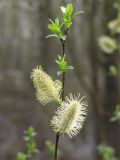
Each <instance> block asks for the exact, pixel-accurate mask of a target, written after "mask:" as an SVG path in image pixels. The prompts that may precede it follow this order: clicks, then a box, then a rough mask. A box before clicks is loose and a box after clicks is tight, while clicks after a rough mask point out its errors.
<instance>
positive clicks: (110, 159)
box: [98, 145, 118, 160]
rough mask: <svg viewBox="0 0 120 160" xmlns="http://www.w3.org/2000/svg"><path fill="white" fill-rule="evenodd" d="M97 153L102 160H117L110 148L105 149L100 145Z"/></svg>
mask: <svg viewBox="0 0 120 160" xmlns="http://www.w3.org/2000/svg"><path fill="white" fill-rule="evenodd" d="M98 151H99V153H100V155H101V156H102V158H103V160H118V159H117V158H116V157H115V150H114V149H113V148H112V147H110V146H107V147H106V146H104V145H100V146H99V147H98Z"/></svg>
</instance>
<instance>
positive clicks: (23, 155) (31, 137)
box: [17, 127, 38, 160]
mask: <svg viewBox="0 0 120 160" xmlns="http://www.w3.org/2000/svg"><path fill="white" fill-rule="evenodd" d="M35 136H36V132H35V129H34V128H33V127H29V128H28V129H27V130H26V131H25V132H24V137H23V139H24V141H25V143H26V150H27V151H26V152H18V154H17V160H27V159H28V158H31V157H32V156H33V155H34V154H35V153H37V152H38V150H37V148H36V143H35Z"/></svg>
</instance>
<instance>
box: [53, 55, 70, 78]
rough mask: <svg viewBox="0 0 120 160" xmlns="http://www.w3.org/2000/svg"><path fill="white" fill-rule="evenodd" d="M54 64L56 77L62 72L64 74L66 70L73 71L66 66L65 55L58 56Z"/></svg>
mask: <svg viewBox="0 0 120 160" xmlns="http://www.w3.org/2000/svg"><path fill="white" fill-rule="evenodd" d="M55 62H56V63H57V64H58V67H59V71H58V72H57V74H58V76H59V75H61V74H62V73H63V72H66V70H68V69H73V67H72V66H68V63H67V61H66V60H65V55H64V56H63V57H61V56H60V55H58V60H55Z"/></svg>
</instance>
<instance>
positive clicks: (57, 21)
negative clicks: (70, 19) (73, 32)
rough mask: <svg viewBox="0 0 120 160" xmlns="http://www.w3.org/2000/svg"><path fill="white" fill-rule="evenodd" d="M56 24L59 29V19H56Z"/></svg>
mask: <svg viewBox="0 0 120 160" xmlns="http://www.w3.org/2000/svg"><path fill="white" fill-rule="evenodd" d="M55 24H56V25H57V26H58V27H59V25H60V23H59V19H58V18H56V19H55Z"/></svg>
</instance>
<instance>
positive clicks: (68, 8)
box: [66, 3, 73, 16]
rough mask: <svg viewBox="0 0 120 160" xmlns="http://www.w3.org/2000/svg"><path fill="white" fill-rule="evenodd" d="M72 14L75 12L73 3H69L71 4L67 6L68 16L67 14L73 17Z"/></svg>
mask: <svg viewBox="0 0 120 160" xmlns="http://www.w3.org/2000/svg"><path fill="white" fill-rule="evenodd" d="M72 12H73V5H72V3H69V4H67V6H66V14H67V15H68V16H71V15H72Z"/></svg>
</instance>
